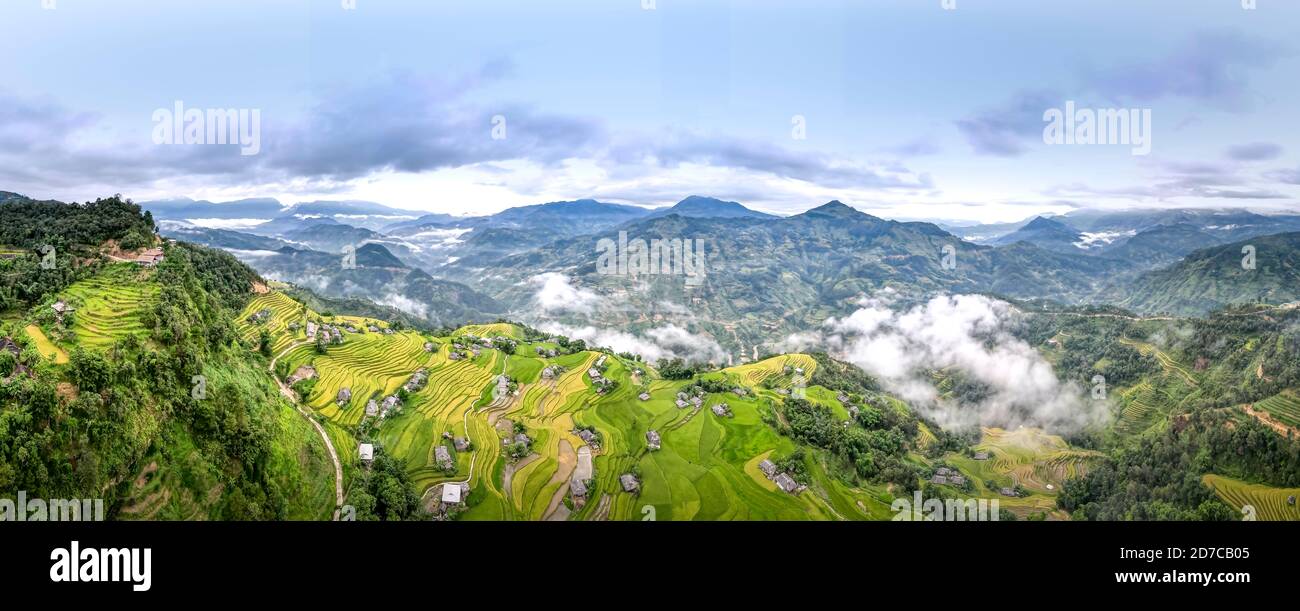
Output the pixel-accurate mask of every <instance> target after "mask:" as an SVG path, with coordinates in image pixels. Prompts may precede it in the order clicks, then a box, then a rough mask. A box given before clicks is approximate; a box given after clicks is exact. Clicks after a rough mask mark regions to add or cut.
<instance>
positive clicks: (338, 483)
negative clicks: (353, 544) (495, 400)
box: [267, 340, 473, 522]
mask: <svg viewBox="0 0 1300 611" xmlns="http://www.w3.org/2000/svg"><path fill="white" fill-rule="evenodd" d="M309 343H311V342H309V341H307V340H302V341H299V342H294V343H292V344H289V347H287V348H285V349H284V350H282V351H280V354H277V355H275V358H273V359H271V364H270V366H268V367H267V371H270V372H271V379H272V380H275V383H276V385H277V386H279V387H280V394H282V395H284V398H286V399H288V400H289V403H292V404H293V408H294V409H296V410H298V413H299V414H302V417H303V418H306V419H307V422H310V423H311V425H312V426H314V427H316V432H317V433H320V438H321V440H322V441H324V442H325V449H326V450H329V454H330V460H331V461H333V462H334V521H336V522H337V521H338V519H339V511H340V510H342V509H343V464H342V463H340V462H339V453H338V452H336V451H334V442H332V441H330V436H329V434H328V433H326V432H325V427H323V426H321V423H319V422H317V421H316V419H315V418H313V417H312V415H311V412H309V411H307V410H306V409H303V407H302V405H301V404H300V403H299V402H298V393H296V392H294V391H293V389H292V388H289V386H288V385H286V384H285V383H284V382H282V381H281V380H280V378H279V376H277V375H275V362H276V361H278V360H280V357H282V356H284V355H285V354H288V353H289V351H290V350H293V349H294V348H297V347H299V346H303V345H306V344H309ZM472 468H473V466H472V463H471V469H472Z"/></svg>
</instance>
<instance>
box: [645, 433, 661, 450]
mask: <svg viewBox="0 0 1300 611" xmlns="http://www.w3.org/2000/svg"><path fill="white" fill-rule="evenodd" d="M645 443H646V447H648V448H650V449H651V450H658V449H659V431H646V433H645Z"/></svg>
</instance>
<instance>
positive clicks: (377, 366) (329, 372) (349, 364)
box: [277, 331, 434, 427]
mask: <svg viewBox="0 0 1300 611" xmlns="http://www.w3.org/2000/svg"><path fill="white" fill-rule="evenodd" d="M344 338H345V339H344V343H343V344H342V345H337V346H330V347H329V350H328V352H327V353H326V354H317V353H316V347H315V345H312V344H304V345H301V346H298V347H297V348H294V349H293V350H292V351H290V352H289V354H287V355H285V357H284V360H285V361H286V362H288V363H289V368H290V370H293V369H296V368H297V367H298V366H300V365H305V364H308V363H310V364H312V365H313V366H314V367H315V368H316V373H317V375H318V376H319V381H318V382H317V383H316V387H315V389H314V390H313V391H312V394H311V396H308V397H305V398H304V399H303V402H304V403H305V404H306V405H308V406H309V407H311V408H312V409H314V410H316V411H318V412H320V413H321V414H323V415H324V416H325V417H326V418H329V419H330V420H333V421H335V422H337V423H339V424H342V425H344V426H349V427H350V426H355V425H357V424H358V423H360V422H361V417H362V416H364V415H365V405H366V401H367V400H368V399H371V398H383V397H384V396H387V395H391V394H394V393H396V392H397V389H398V388H399V387H400V386H401V385H402V384H405V383H406V381H407V380H408V379H409V378H410V377H411V374H412V373H414V372H415V370H417V369H419V368H421V367H427V366H429V365H431V364H432V363H433V359H434V355H433V354H431V353H428V352H425V351H424V342H425V340H424V338H423V337H422V336H420V335H419V334H418V333H415V332H409V331H408V332H403V333H395V334H393V335H383V334H379V333H366V334H356V333H345V334H344ZM278 343H279V341H277V344H278ZM343 388H347V389H349V390H351V391H352V400H351V401H350V402H348V403H347V404H345V405H343V406H339V405H338V404H337V403H336V402H335V399H336V397H337V396H338V392H339V390H340V389H343Z"/></svg>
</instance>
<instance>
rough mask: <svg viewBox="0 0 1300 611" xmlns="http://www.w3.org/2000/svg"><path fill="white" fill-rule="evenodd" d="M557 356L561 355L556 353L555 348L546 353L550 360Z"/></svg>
mask: <svg viewBox="0 0 1300 611" xmlns="http://www.w3.org/2000/svg"><path fill="white" fill-rule="evenodd" d="M557 354H559V353H558V352H556V351H555V349H554V348H552V349H550V350H547V351H546V356H548V357H550V358H555V355H557Z"/></svg>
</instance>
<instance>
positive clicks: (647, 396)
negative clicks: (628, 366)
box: [636, 392, 650, 401]
mask: <svg viewBox="0 0 1300 611" xmlns="http://www.w3.org/2000/svg"><path fill="white" fill-rule="evenodd" d="M636 398H638V399H640V400H642V401H649V400H650V393H648V392H643V393H641V394H639V395H637V396H636Z"/></svg>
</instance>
